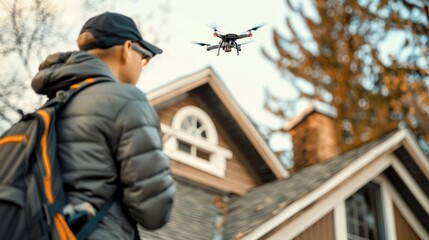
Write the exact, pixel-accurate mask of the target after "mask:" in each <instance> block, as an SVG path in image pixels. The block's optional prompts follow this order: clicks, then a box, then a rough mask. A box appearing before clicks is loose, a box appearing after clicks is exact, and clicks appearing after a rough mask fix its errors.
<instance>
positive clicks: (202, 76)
mask: <svg viewBox="0 0 429 240" xmlns="http://www.w3.org/2000/svg"><path fill="white" fill-rule="evenodd" d="M204 84H209V85H210V87H211V88H212V90H213V91H214V92H215V93H216V95H218V96H219V99H220V100H221V102H222V103H223V104H224V105H225V107H226V108H227V109H228V111H229V113H230V114H231V116H232V118H234V120H235V121H236V122H237V124H238V125H239V126H240V128H241V129H243V131H244V133H245V134H246V136H247V138H248V139H249V140H250V142H251V143H252V144H253V146H254V147H255V149H256V150H257V151H258V153H259V154H260V155H261V157H262V159H263V160H264V162H265V164H266V165H267V166H268V167H269V169H270V170H271V172H272V173H273V174H274V176H275V177H276V178H277V179H283V178H287V177H288V176H289V172H288V171H287V170H286V169H285V168H284V167H283V166H282V164H281V162H280V160H279V159H278V158H277V156H276V155H275V154H274V153H273V151H272V150H271V149H270V147H269V146H268V144H267V143H266V142H265V140H264V139H263V138H262V136H261V134H260V133H259V132H258V130H257V129H256V127H255V126H254V125H253V123H252V122H251V121H250V120H249V118H248V117H247V115H246V114H245V113H244V112H243V110H242V109H241V108H240V106H239V105H238V103H237V102H236V101H235V100H234V98H233V97H232V96H231V94H230V93H229V91H228V89H227V88H226V86H225V85H224V84H223V83H222V81H221V79H220V78H219V77H218V75H217V74H216V73H215V71H213V69H212V68H210V67H207V68H204V69H202V70H200V71H198V72H196V73H193V74H191V75H188V76H185V77H183V78H180V79H177V80H175V81H173V82H171V83H169V84H166V85H163V86H161V87H159V88H157V89H154V90H152V91H150V92H149V93H148V94H147V96H148V99H149V101H151V103H152V104H153V103H154V101H155V102H157V104H161V103H162V102H164V101H168V100H169V98H168V97H174V96H177V95H180V94H183V93H185V92H188V91H190V90H192V89H194V88H196V87H199V86H202V85H204ZM173 92H174V94H173V95H174V96H169V93H173ZM155 105H156V104H155Z"/></svg>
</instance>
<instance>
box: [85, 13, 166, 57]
mask: <svg viewBox="0 0 429 240" xmlns="http://www.w3.org/2000/svg"><path fill="white" fill-rule="evenodd" d="M83 32H90V33H92V34H93V35H94V37H95V42H93V43H90V44H87V45H85V46H83V47H82V49H81V50H83V51H88V50H91V49H96V48H101V49H105V48H110V47H113V46H115V45H120V44H123V43H124V42H125V41H127V40H130V41H132V42H138V43H140V44H141V46H142V47H143V48H144V49H146V50H149V52H150V53H152V56H154V55H156V54H160V53H162V50H161V49H160V48H158V47H157V46H155V45H153V44H151V43H149V42H146V41H145V40H143V38H142V36H141V34H140V32H139V30H138V29H137V25H136V24H135V22H134V21H133V20H132V19H131V18H129V17H127V16H125V15H122V14H119V13H113V12H105V13H103V14H100V15H97V16H95V17H92V18H90V19H89V20H88V21H86V23H85V24H84V25H83V27H82V30H80V33H83ZM144 49H143V51H142V53H144V54H146V55H147V51H144ZM152 56H151V57H152Z"/></svg>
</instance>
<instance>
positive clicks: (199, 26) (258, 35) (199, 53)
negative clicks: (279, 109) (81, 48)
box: [63, 0, 296, 126]
mask: <svg viewBox="0 0 429 240" xmlns="http://www.w3.org/2000/svg"><path fill="white" fill-rule="evenodd" d="M66 3H67V4H64V5H63V7H64V8H65V9H73V8H77V6H78V5H79V1H72V0H69V1H68V2H66ZM165 6H168V11H166V10H165V9H163V8H162V7H165ZM105 10H111V11H117V12H121V13H124V14H126V15H128V16H131V17H134V16H137V15H138V16H139V19H140V20H142V24H141V25H142V28H143V29H142V30H143V32H145V31H146V33H147V36H143V38H147V39H148V40H153V36H154V35H153V34H152V33H151V31H156V32H157V35H158V36H160V38H161V41H160V42H159V46H160V47H161V48H162V49H163V50H164V52H163V54H161V55H159V56H157V57H156V58H155V59H154V60H153V61H151V62H150V64H149V66H148V68H147V69H145V70H144V71H143V73H142V77H141V80H140V82H139V84H138V86H139V87H140V88H142V89H143V90H144V91H150V90H152V89H154V88H156V87H158V86H160V85H163V84H166V83H168V82H171V81H174V80H175V79H178V78H180V77H182V76H186V75H188V74H190V73H193V72H197V71H199V70H201V69H203V68H205V67H207V66H212V67H213V69H214V70H215V71H216V73H218V74H219V76H220V78H221V80H222V81H223V83H224V84H225V85H226V86H227V88H228V90H229V91H230V92H231V94H232V95H233V97H234V98H235V100H236V101H237V102H238V103H239V105H240V106H241V107H242V108H243V110H244V111H245V112H246V113H247V114H248V115H249V116H250V117H251V118H252V120H254V121H255V122H257V123H262V124H269V125H272V126H279V125H280V124H281V122H280V121H279V120H278V119H276V118H275V117H273V116H272V115H271V114H269V113H268V112H266V111H265V110H264V109H263V102H264V95H263V94H264V88H269V89H271V90H272V91H274V92H277V93H278V94H282V95H283V96H285V97H296V92H295V91H293V90H292V87H291V86H289V85H288V83H287V82H286V81H285V80H282V78H281V76H280V74H279V72H278V71H277V69H276V67H275V65H274V64H273V63H271V62H269V61H268V60H267V59H266V58H265V57H264V56H263V55H262V53H261V48H262V47H264V48H265V49H267V50H268V51H269V52H271V53H273V55H275V49H274V45H273V39H272V31H273V28H276V29H279V30H281V31H284V29H285V25H284V24H285V18H286V15H287V8H286V4H285V1H284V0H270V1H260V0H234V1H230V0H229V1H228V0H218V1H208V0H174V1H167V0H162V1H150V0H143V1H135V3H133V4H129V3H128V1H115V2H114V3H112V4H109V5H108V6H106V7H104V8H102V9H98V10H96V11H92V12H89V13H86V15H85V16H82V19H81V20H77V23H74V26H77V27H76V28H74V29H72V30H71V33H70V34H71V35H77V34H78V31H79V28H80V26H82V25H83V23H84V22H85V20H86V19H87V18H88V17H90V16H91V15H96V14H99V13H102V12H104V11H105ZM149 15H150V16H152V18H151V20H148V21H146V22H145V20H146V19H148V18H149ZM76 16H78V15H77V14H76V13H73V12H72V11H65V19H66V22H70V21H67V19H70V18H76ZM65 24H67V23H65ZM260 24H265V26H264V27H263V28H260V29H259V30H257V31H255V32H253V37H252V38H247V39H243V40H242V41H239V42H246V41H249V40H250V41H254V42H253V43H251V44H247V45H244V46H243V47H242V51H241V52H240V56H237V55H236V52H234V51H232V52H230V53H224V52H221V53H220V56H216V55H217V52H216V51H215V50H214V51H210V52H207V51H206V49H205V47H201V46H198V45H195V44H192V42H193V41H198V42H205V43H209V44H217V43H218V42H219V38H216V37H213V30H212V29H211V28H210V27H208V26H209V25H216V26H217V28H218V29H219V30H220V31H223V32H225V33H241V32H244V31H245V30H247V29H249V28H252V27H254V26H257V25H260Z"/></svg>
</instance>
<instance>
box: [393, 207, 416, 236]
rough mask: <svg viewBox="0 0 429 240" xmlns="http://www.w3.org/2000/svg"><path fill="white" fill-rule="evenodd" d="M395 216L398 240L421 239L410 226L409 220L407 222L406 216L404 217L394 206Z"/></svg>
mask: <svg viewBox="0 0 429 240" xmlns="http://www.w3.org/2000/svg"><path fill="white" fill-rule="evenodd" d="M394 214H395V225H396V237H397V239H407V240H418V239H420V238H419V236H417V234H416V232H414V230H413V228H412V227H411V226H410V224H409V223H408V222H407V220H405V218H404V216H402V214H401V212H399V210H398V208H397V207H396V206H394Z"/></svg>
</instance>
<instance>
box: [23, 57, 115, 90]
mask: <svg viewBox="0 0 429 240" xmlns="http://www.w3.org/2000/svg"><path fill="white" fill-rule="evenodd" d="M97 77H105V78H109V79H112V81H118V80H117V79H116V77H115V76H114V75H113V73H112V72H111V71H110V70H109V68H108V67H107V66H106V64H104V62H103V61H101V60H100V59H99V58H97V57H96V56H93V55H90V54H88V53H87V52H83V51H80V52H65V53H56V54H52V55H49V56H48V57H47V58H46V60H45V61H44V62H43V63H41V64H40V66H39V72H38V73H37V74H36V76H35V77H34V78H33V80H32V82H31V87H32V88H33V89H34V91H35V92H36V93H38V94H44V95H47V96H48V97H49V98H51V97H53V96H55V93H56V92H57V91H58V90H66V89H68V88H69V87H70V86H71V85H73V84H75V83H78V82H81V81H83V80H85V79H87V78H97Z"/></svg>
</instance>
